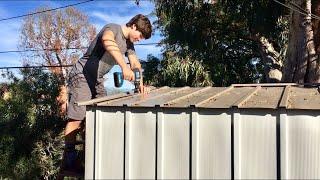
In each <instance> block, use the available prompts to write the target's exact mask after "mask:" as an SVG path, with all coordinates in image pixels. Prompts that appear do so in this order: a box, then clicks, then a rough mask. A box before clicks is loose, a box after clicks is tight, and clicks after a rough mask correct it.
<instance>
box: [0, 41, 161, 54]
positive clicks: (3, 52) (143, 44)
mask: <svg viewBox="0 0 320 180" xmlns="http://www.w3.org/2000/svg"><path fill="white" fill-rule="evenodd" d="M160 44H162V43H141V44H135V46H150V45H160ZM87 48H88V47H79V48H59V49H55V48H52V49H51V48H48V49H26V50H8V51H0V54H6V53H22V52H36V51H58V50H80V49H87Z"/></svg>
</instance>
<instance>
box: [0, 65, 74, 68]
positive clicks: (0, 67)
mask: <svg viewBox="0 0 320 180" xmlns="http://www.w3.org/2000/svg"><path fill="white" fill-rule="evenodd" d="M71 66H73V65H70V64H68V65H60V66H43V65H41V66H8V67H0V69H30V68H54V67H71Z"/></svg>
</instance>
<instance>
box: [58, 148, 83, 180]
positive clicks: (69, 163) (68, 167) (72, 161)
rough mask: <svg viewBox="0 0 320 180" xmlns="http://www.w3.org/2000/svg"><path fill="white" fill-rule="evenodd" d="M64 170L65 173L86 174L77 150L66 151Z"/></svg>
mask: <svg viewBox="0 0 320 180" xmlns="http://www.w3.org/2000/svg"><path fill="white" fill-rule="evenodd" d="M62 171H63V172H64V174H66V173H67V174H74V175H83V174H84V167H83V166H82V165H81V162H80V160H79V159H78V154H77V151H76V150H66V151H65V152H64V155H63V163H62ZM70 176H71V175H70Z"/></svg>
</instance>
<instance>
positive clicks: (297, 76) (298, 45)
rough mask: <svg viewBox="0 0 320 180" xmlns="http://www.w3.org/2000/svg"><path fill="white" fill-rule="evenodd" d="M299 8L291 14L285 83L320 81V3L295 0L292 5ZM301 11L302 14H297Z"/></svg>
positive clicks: (313, 0)
mask: <svg viewBox="0 0 320 180" xmlns="http://www.w3.org/2000/svg"><path fill="white" fill-rule="evenodd" d="M288 5H291V6H292V7H294V9H296V10H295V11H291V12H290V15H291V21H290V22H291V23H290V37H289V46H288V51H287V57H286V62H285V67H284V77H283V81H285V82H297V83H317V82H318V83H319V82H320V60H319V55H320V48H319V47H320V29H319V22H320V20H319V19H316V18H314V16H313V17H312V16H311V13H312V14H315V15H317V16H318V17H319V16H320V2H319V1H316V0H312V1H311V0H296V1H294V2H289V3H288ZM297 11H299V12H300V13H299V12H297Z"/></svg>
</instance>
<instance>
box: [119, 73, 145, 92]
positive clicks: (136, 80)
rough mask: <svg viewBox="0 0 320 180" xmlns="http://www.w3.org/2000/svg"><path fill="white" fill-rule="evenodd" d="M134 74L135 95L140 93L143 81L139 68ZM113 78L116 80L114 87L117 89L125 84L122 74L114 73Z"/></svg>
mask: <svg viewBox="0 0 320 180" xmlns="http://www.w3.org/2000/svg"><path fill="white" fill-rule="evenodd" d="M133 73H134V82H133V84H134V93H138V92H139V87H140V81H141V73H140V70H139V69H138V68H135V69H133ZM113 78H114V85H115V87H121V86H122V84H123V75H122V73H121V72H114V73H113Z"/></svg>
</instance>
